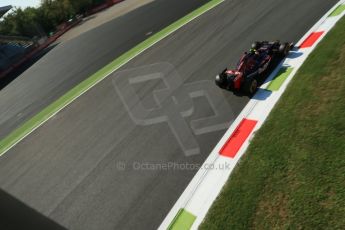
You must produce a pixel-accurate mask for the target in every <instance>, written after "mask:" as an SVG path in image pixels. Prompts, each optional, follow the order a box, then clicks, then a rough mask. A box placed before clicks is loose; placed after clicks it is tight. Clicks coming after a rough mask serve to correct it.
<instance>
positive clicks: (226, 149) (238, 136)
mask: <svg viewBox="0 0 345 230" xmlns="http://www.w3.org/2000/svg"><path fill="white" fill-rule="evenodd" d="M256 123H258V121H254V120H249V119H243V120H242V121H241V123H240V124H239V125H238V126H237V128H236V129H235V131H234V132H233V133H232V134H231V136H230V138H229V139H228V141H227V142H226V143H225V144H224V146H223V147H222V149H221V150H220V152H219V153H220V155H222V156H226V157H231V158H234V157H235V156H236V154H237V152H238V150H240V148H241V146H242V145H243V143H244V142H245V140H246V139H247V138H248V136H249V135H250V133H251V132H252V131H253V129H254V127H255V125H256Z"/></svg>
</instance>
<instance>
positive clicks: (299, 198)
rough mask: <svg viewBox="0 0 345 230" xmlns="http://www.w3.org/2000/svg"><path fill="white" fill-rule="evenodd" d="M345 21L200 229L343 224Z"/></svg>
mask: <svg viewBox="0 0 345 230" xmlns="http://www.w3.org/2000/svg"><path fill="white" fill-rule="evenodd" d="M344 38H345V18H343V19H342V20H340V21H339V22H338V23H337V25H336V27H335V28H333V29H332V30H331V32H330V33H329V34H328V35H327V36H326V38H325V39H324V40H323V41H322V42H321V43H320V44H319V45H318V47H317V48H316V50H315V51H314V52H313V53H312V54H311V55H310V56H309V57H308V59H307V60H306V62H305V63H304V65H303V66H302V67H301V69H300V70H299V71H298V73H297V75H296V76H295V77H294V79H293V80H292V82H291V83H290V84H289V86H288V88H287V90H286V92H285V93H284V95H283V96H282V98H281V99H280V101H279V102H278V104H277V106H276V107H275V108H274V109H273V111H272V113H271V114H270V116H269V117H268V120H267V121H266V122H265V124H264V125H263V126H262V128H261V129H260V130H259V131H258V132H257V133H256V135H255V138H254V139H253V140H252V143H251V145H250V146H249V148H248V150H247V152H246V154H245V156H244V157H243V158H242V160H241V162H240V164H239V165H238V166H237V167H236V169H235V170H234V172H233V174H232V175H231V177H230V178H229V181H228V182H227V184H226V185H225V187H224V188H223V190H222V192H221V195H220V196H219V197H218V198H217V200H216V201H215V203H214V205H213V206H212V208H211V209H210V211H209V213H208V215H207V217H206V219H205V220H204V222H203V224H202V225H201V227H200V229H207V230H209V229H345V39H344Z"/></svg>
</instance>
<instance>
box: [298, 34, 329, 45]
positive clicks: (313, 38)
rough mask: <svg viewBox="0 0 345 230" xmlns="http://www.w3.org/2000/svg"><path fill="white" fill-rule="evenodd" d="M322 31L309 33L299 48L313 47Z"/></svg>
mask: <svg viewBox="0 0 345 230" xmlns="http://www.w3.org/2000/svg"><path fill="white" fill-rule="evenodd" d="M323 33H324V31H320V32H314V33H311V34H310V35H309V36H308V37H307V38H306V39H305V40H304V42H302V44H301V46H300V48H308V47H311V46H313V45H314V43H315V42H316V41H317V40H318V39H319V38H320V37H321V35H322V34H323Z"/></svg>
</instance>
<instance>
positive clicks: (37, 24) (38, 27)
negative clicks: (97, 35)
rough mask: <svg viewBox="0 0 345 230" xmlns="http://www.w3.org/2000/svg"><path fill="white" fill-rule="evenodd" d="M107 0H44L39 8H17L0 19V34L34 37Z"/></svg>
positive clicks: (53, 29) (50, 30)
mask: <svg viewBox="0 0 345 230" xmlns="http://www.w3.org/2000/svg"><path fill="white" fill-rule="evenodd" d="M105 1H106V0H42V2H41V6H40V7H38V8H32V7H28V8H25V9H21V8H15V9H14V10H13V11H12V12H11V13H9V14H7V16H5V17H4V18H3V19H2V20H1V21H0V34H2V35H13V36H27V37H34V36H40V35H42V32H43V33H45V34H48V33H50V32H52V31H55V30H56V28H57V26H58V25H60V24H61V23H63V22H66V21H68V20H69V19H71V18H73V17H75V15H76V14H84V13H85V12H86V11H87V10H89V9H90V8H92V6H95V5H97V4H101V3H104V2H105Z"/></svg>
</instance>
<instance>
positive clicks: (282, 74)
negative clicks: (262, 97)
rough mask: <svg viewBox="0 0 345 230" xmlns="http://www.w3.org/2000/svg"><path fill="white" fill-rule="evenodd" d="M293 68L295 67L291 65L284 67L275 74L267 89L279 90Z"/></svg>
mask: <svg viewBox="0 0 345 230" xmlns="http://www.w3.org/2000/svg"><path fill="white" fill-rule="evenodd" d="M292 70H293V68H291V67H282V68H281V69H280V70H279V72H278V73H277V76H275V78H274V79H273V80H272V81H271V82H270V84H269V85H268V86H267V90H270V91H277V90H279V89H280V86H282V84H283V83H284V81H285V80H286V78H287V77H288V76H289V75H290V74H291V72H292Z"/></svg>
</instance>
